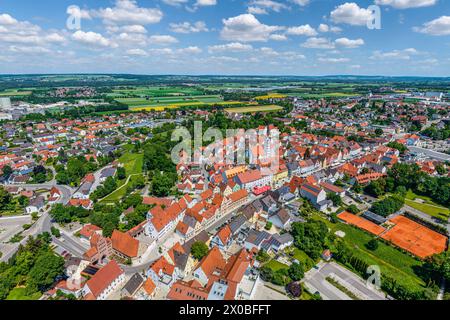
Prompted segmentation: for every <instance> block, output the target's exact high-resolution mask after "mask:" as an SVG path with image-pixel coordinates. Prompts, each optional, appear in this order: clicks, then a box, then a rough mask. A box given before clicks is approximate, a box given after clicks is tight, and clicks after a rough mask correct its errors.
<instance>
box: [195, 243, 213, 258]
mask: <svg viewBox="0 0 450 320" xmlns="http://www.w3.org/2000/svg"><path fill="white" fill-rule="evenodd" d="M208 251H209V250H208V246H207V245H206V244H205V243H204V242H201V241H197V242H195V243H194V244H193V245H192V247H191V254H192V256H193V257H194V258H195V259H197V260H200V259H202V258H203V257H204V256H206V255H207V254H208Z"/></svg>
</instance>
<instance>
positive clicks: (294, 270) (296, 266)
mask: <svg viewBox="0 0 450 320" xmlns="http://www.w3.org/2000/svg"><path fill="white" fill-rule="evenodd" d="M288 274H289V277H290V278H291V279H292V280H294V281H300V280H301V279H303V277H304V275H305V272H304V268H303V265H302V264H301V263H296V262H294V263H292V264H291V266H290V267H289V269H288Z"/></svg>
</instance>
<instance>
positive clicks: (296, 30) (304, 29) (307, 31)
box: [286, 24, 317, 37]
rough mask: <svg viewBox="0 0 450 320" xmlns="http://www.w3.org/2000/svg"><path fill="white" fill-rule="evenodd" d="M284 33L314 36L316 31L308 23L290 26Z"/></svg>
mask: <svg viewBox="0 0 450 320" xmlns="http://www.w3.org/2000/svg"><path fill="white" fill-rule="evenodd" d="M286 33H287V34H290V35H294V36H307V37H314V36H316V35H317V31H316V30H315V29H314V28H313V27H311V26H310V25H309V24H305V25H303V26H298V27H290V28H288V29H287V32H286Z"/></svg>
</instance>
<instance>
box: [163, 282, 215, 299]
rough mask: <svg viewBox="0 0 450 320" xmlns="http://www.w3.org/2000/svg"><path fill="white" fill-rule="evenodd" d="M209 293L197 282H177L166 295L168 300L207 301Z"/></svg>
mask: <svg viewBox="0 0 450 320" xmlns="http://www.w3.org/2000/svg"><path fill="white" fill-rule="evenodd" d="M208 295H209V291H208V290H207V289H206V288H205V287H203V285H202V284H201V283H200V282H198V281H197V280H195V279H194V280H191V281H188V282H185V281H182V280H178V281H177V282H175V283H174V284H173V286H172V287H171V288H170V291H169V293H168V294H167V299H168V300H183V301H188V300H197V301H202V300H207V299H208Z"/></svg>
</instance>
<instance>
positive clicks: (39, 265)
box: [27, 252, 64, 291]
mask: <svg viewBox="0 0 450 320" xmlns="http://www.w3.org/2000/svg"><path fill="white" fill-rule="evenodd" d="M63 273H64V259H63V258H62V257H60V256H57V255H55V254H54V253H53V252H47V253H45V254H43V255H41V256H39V258H38V259H37V260H36V263H35V264H34V266H33V268H31V270H30V273H29V274H28V281H27V283H28V285H29V286H30V287H32V288H36V289H38V290H40V291H45V290H46V289H47V288H48V287H49V286H51V285H52V284H53V282H54V281H55V279H56V277H57V276H59V275H62V274H63Z"/></svg>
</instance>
